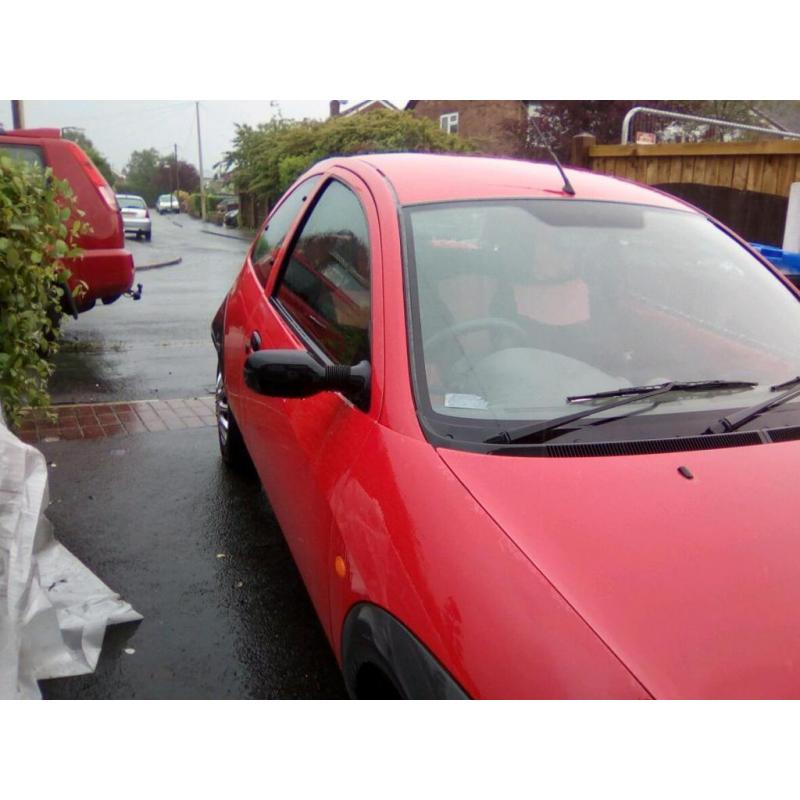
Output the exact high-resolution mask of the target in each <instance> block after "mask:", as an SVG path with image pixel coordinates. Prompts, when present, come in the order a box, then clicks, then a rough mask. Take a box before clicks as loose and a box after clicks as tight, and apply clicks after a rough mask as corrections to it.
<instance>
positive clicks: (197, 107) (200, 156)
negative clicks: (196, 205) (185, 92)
mask: <svg viewBox="0 0 800 800" xmlns="http://www.w3.org/2000/svg"><path fill="white" fill-rule="evenodd" d="M194 107H195V111H196V112H197V157H198V161H199V162H200V214H201V218H202V219H203V221H205V219H206V185H205V183H204V181H203V143H202V141H201V139H200V102H199V101H196V102H195V104H194Z"/></svg>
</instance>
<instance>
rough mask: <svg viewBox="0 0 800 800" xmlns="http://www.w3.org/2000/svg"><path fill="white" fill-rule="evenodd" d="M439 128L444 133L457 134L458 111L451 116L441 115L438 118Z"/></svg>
mask: <svg viewBox="0 0 800 800" xmlns="http://www.w3.org/2000/svg"><path fill="white" fill-rule="evenodd" d="M439 127H440V128H441V129H442V130H443V131H444V132H445V133H458V111H455V112H453V113H452V114H442V116H441V117H439Z"/></svg>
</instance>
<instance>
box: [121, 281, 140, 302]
mask: <svg viewBox="0 0 800 800" xmlns="http://www.w3.org/2000/svg"><path fill="white" fill-rule="evenodd" d="M143 291H144V287H143V286H142V284H141V283H137V284H136V288H135V289H128V291H127V292H125V296H126V297H130V298H131V300H141V299H142V292H143Z"/></svg>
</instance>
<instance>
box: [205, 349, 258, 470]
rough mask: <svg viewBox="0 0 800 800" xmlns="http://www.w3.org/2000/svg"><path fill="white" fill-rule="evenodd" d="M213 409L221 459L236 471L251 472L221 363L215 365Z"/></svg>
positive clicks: (248, 455) (251, 467)
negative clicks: (215, 378) (232, 409)
mask: <svg viewBox="0 0 800 800" xmlns="http://www.w3.org/2000/svg"><path fill="white" fill-rule="evenodd" d="M214 411H215V414H216V417H217V438H218V440H219V452H220V455H221V456H222V460H223V461H224V462H225V463H226V464H227V465H228V466H229V467H230V468H231V469H233V470H236V471H237V472H245V473H251V472H253V462H252V461H251V459H250V454H249V453H248V452H247V447H246V446H245V443H244V439H243V438H242V432H241V431H240V430H239V426H238V425H237V423H236V418H235V417H234V416H233V411H231V407H230V405H229V404H228V394H227V391H226V390H225V378H224V376H223V374H222V365H221V364H218V365H217V384H216V391H215V393H214Z"/></svg>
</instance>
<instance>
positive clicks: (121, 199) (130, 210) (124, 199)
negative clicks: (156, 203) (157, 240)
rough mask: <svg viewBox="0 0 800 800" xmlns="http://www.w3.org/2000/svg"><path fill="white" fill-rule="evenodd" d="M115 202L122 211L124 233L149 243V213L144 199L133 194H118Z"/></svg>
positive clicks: (150, 234)
mask: <svg viewBox="0 0 800 800" xmlns="http://www.w3.org/2000/svg"><path fill="white" fill-rule="evenodd" d="M117 202H118V203H119V207H120V210H121V211H122V224H123V226H124V228H125V233H128V232H131V233H135V234H136V238H137V239H141V238H142V236H144V238H145V239H146V240H147V241H148V242H149V241H150V238H151V236H152V233H151V223H150V212H149V211H148V210H147V203H145V201H144V198H142V197H139V196H138V195H135V194H118V195H117Z"/></svg>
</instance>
